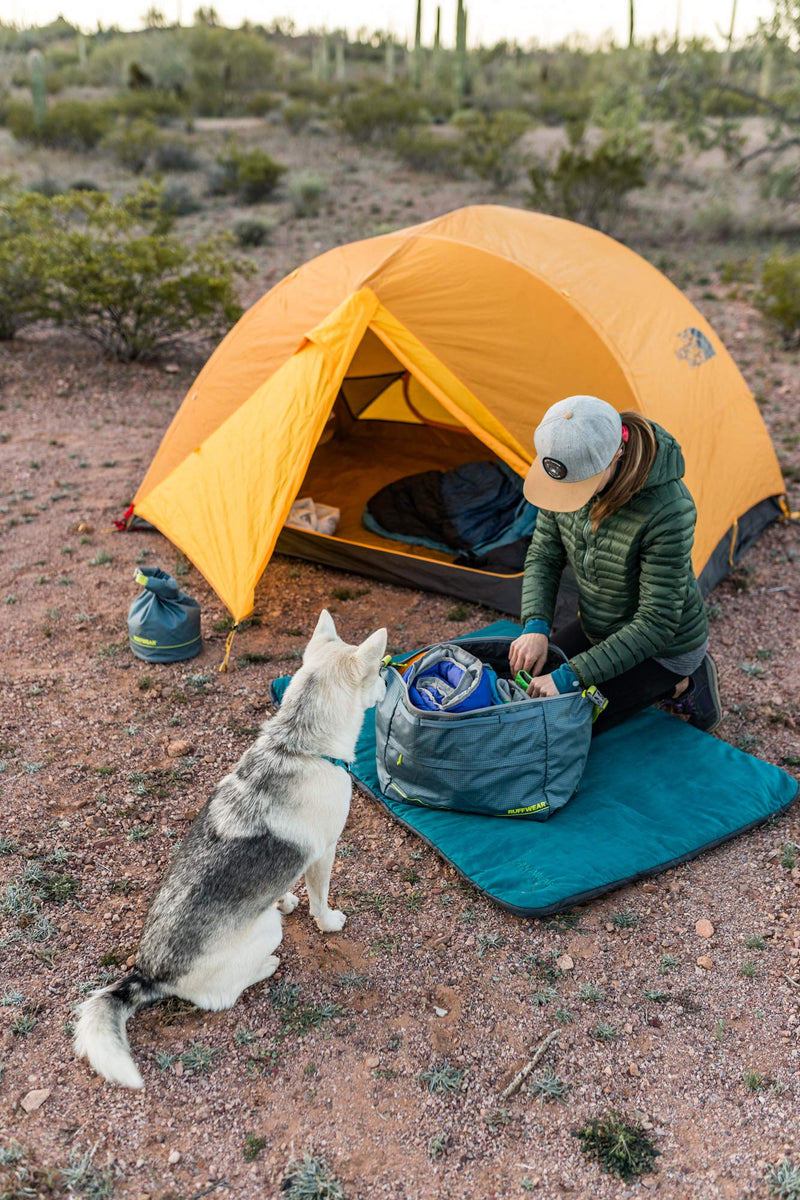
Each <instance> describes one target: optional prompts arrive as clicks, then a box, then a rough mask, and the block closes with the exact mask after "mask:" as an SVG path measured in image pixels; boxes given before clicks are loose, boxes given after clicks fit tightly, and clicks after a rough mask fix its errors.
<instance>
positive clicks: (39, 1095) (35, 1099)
mask: <svg viewBox="0 0 800 1200" xmlns="http://www.w3.org/2000/svg"><path fill="white" fill-rule="evenodd" d="M49 1095H50V1088H34V1090H33V1091H32V1092H28V1094H27V1096H23V1098H22V1100H21V1101H20V1104H21V1105H22V1107H23V1108H24V1109H25V1112H28V1113H31V1112H36V1110H37V1108H41V1107H42V1105H43V1104H44V1102H45V1100H46V1099H47V1097H48V1096H49Z"/></svg>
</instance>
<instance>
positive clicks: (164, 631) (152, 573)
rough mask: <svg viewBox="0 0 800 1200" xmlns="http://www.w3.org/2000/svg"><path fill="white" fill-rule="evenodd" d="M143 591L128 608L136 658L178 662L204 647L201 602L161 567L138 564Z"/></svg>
mask: <svg viewBox="0 0 800 1200" xmlns="http://www.w3.org/2000/svg"><path fill="white" fill-rule="evenodd" d="M133 578H134V580H135V581H136V583H138V584H139V585H140V586H141V587H143V588H144V591H143V592H141V593H140V595H138V596H137V597H136V599H135V600H134V601H133V603H132V604H131V607H130V610H129V612H128V637H129V639H130V646H131V650H132V651H133V653H134V654H135V655H136V657H137V658H143V659H145V660H146V661H147V662H161V663H168V662H179V661H180V660H181V659H183V658H193V657H194V656H195V654H199V653H200V650H201V649H202V640H201V636H200V606H199V604H198V603H197V601H196V600H193V599H192V597H191V596H187V595H186V593H185V592H182V591H181V590H180V588H179V587H178V584H177V583H176V581H175V580H174V579H173V578H172V576H171V575H168V574H167V572H166V571H162V570H160V569H159V568H158V567H138V568H137V569H136V571H135V572H134V576H133Z"/></svg>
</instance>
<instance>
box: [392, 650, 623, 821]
mask: <svg viewBox="0 0 800 1200" xmlns="http://www.w3.org/2000/svg"><path fill="white" fill-rule="evenodd" d="M512 641H514V639H513V638H510V637H487V638H480V637H477V638H466V639H463V640H462V641H461V643H460V644H461V645H462V646H463V647H464V649H466V650H468V651H469V652H470V654H473V655H475V657H476V658H478V659H480V660H481V661H482V662H486V663H488V664H489V666H491V667H493V668H494V670H495V671H497V673H498V675H499V676H501V677H502V676H506V677H508V676H509V675H510V673H511V672H510V667H509V663H508V651H509V647H510V646H511V643H512ZM430 649H433V647H427V650H430ZM409 657H412V656H409ZM564 661H566V660H565V657H564V655H563V653H562V652H561V650H559V649H558V647H556V646H552V645H551V647H550V655H549V657H548V662H547V665H546V667H545V671H546V672H550V671H553V670H555V669H556V668H557V667H558V666H560V665H561V663H562V662H564ZM403 666H404V664H403V662H402V661H400V662H392V663H390V664H389V665H388V666H386V667H384V669H383V675H384V679H385V680H386V694H385V696H384V698H383V699H382V700H381V701H380V703H379V704H378V705H376V708H375V735H376V754H377V763H376V766H377V770H378V779H379V780H380V785H381V791H382V792H383V793H384V795H385V796H387V797H390V798H392V799H394V800H400V801H403V802H404V803H406V804H418V805H424V806H425V807H428V808H442V809H454V810H458V811H461V812H471V813H480V814H483V815H485V816H495V817H523V818H527V819H529V820H535V821H546V820H547V818H548V817H549V816H550V815H551V813H553V812H555V811H556V810H557V809H559V808H562V807H563V806H564V805H565V804H566V803H567V802H568V801H569V800H570V799H572V797H573V796H574V795H575V793H576V792H577V790H578V787H579V785H580V781H581V777H582V775H583V771H584V768H585V766H586V759H587V757H588V754H589V746H590V744H591V739H592V718H593V714H594V712H595V711H596V710H597V702H593V701H592V699H591V698H588V697H587V696H584V695H582V694H580V693H578V694H566V695H561V696H551V697H546V698H541V699H537V698H533V697H530V696H527V695H526V696H525V697H524V699H515V700H511V701H510V702H509V703H508V704H501V705H492V706H491V707H489V708H476V709H472V710H471V711H469V712H462V713H448V712H428V711H423V710H422V709H420V708H417V707H415V706H414V704H412V702H411V700H410V699H409V694H408V685H407V683H406V680H405V679H404V677H403V674H402V668H403ZM601 701H602V698H601Z"/></svg>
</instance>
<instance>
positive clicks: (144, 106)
mask: <svg viewBox="0 0 800 1200" xmlns="http://www.w3.org/2000/svg"><path fill="white" fill-rule="evenodd" d="M109 107H110V108H111V109H112V110H113V112H115V113H116V114H117V115H118V116H120V117H127V119H128V120H129V121H133V120H137V119H138V120H141V121H151V122H152V123H153V124H154V125H162V126H163V125H166V124H167V123H168V122H169V121H174V120H177V119H178V118H180V117H185V116H186V114H187V113H188V111H189V106H188V102H187V100H186V99H185V98H184V97H183V96H181V95H179V94H178V93H176V92H171V91H167V90H166V89H165V88H147V90H146V91H125V92H120V93H119V94H118V95H117V96H116V97H115V98H114V99H113V100H111V101H110V102H109Z"/></svg>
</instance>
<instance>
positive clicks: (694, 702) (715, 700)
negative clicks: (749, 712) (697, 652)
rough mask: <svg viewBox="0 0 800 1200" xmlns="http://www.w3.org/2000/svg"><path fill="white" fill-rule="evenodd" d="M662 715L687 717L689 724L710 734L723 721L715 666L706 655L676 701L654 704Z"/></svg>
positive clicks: (712, 660)
mask: <svg viewBox="0 0 800 1200" xmlns="http://www.w3.org/2000/svg"><path fill="white" fill-rule="evenodd" d="M656 708H660V709H661V710H662V711H663V712H668V713H672V714H673V715H674V716H676V717H686V718H687V722H688V724H689V725H694V727H695V729H702V730H703V732H704V733H713V731H714V730H715V729H716V728H717V726H718V725H719V723H720V721H721V720H722V702H721V700H720V698H719V676H718V675H717V664H716V663H715V662H714V659H713V658H712V657H711V655H710V654H706V656H705V658H704V659H703V661H702V662H701V663H700V666H699V667H698V668H697V670H696V671H695V672H694V674H693V675H692V677H691V682H690V683H689V686H688V687H687V689H686V691H685V692H681V694H680V696H678V697H677V699H672V698H670V699H667V700H661V701H659V703H658V704H657V705H656Z"/></svg>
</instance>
